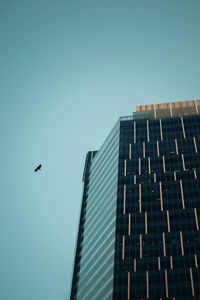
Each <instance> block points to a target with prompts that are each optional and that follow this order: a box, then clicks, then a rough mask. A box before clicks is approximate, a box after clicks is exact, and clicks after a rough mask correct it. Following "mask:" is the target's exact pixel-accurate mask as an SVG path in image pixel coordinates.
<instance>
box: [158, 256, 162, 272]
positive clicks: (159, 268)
mask: <svg viewBox="0 0 200 300" xmlns="http://www.w3.org/2000/svg"><path fill="white" fill-rule="evenodd" d="M158 270H159V271H160V270H161V267H160V257H158Z"/></svg>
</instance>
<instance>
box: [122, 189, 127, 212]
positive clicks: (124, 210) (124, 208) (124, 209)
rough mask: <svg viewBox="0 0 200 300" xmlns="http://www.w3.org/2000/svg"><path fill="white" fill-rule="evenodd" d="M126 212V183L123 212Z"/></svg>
mask: <svg viewBox="0 0 200 300" xmlns="http://www.w3.org/2000/svg"><path fill="white" fill-rule="evenodd" d="M125 213H126V185H125V184H124V207H123V214H125Z"/></svg>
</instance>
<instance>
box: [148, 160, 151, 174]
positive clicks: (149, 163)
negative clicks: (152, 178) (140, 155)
mask: <svg viewBox="0 0 200 300" xmlns="http://www.w3.org/2000/svg"><path fill="white" fill-rule="evenodd" d="M148 168H149V174H151V161H150V157H148Z"/></svg>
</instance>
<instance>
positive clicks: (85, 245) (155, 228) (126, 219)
mask: <svg viewBox="0 0 200 300" xmlns="http://www.w3.org/2000/svg"><path fill="white" fill-rule="evenodd" d="M199 113H200V100H194V101H193V100H192V101H183V102H171V103H163V104H155V105H145V106H137V109H136V112H135V113H133V115H131V116H127V117H121V118H120V119H119V120H118V121H117V123H116V124H115V126H114V128H113V130H112V131H111V133H110V134H109V136H108V137H107V139H106V140H105V142H104V144H103V145H102V147H101V148H100V149H99V151H98V152H97V151H91V152H88V154H87V156H86V162H85V168H84V173H83V181H84V190H83V198H82V207H81V215H80V224H79V232H78V239H77V249H76V256H75V263H74V273H73V280H72V288H71V300H75V299H78V300H84V299H85V300H90V299H98V300H101V299H113V300H123V299H126V300H132V299H138V300H139V299H156V300H157V299H158V300H160V299H172V300H178V299H179V300H182V299H183V300H184V299H200V272H199V265H200V231H199V226H200V224H199V218H200V155H199V153H200V114H199Z"/></svg>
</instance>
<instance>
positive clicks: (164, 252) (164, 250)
mask: <svg viewBox="0 0 200 300" xmlns="http://www.w3.org/2000/svg"><path fill="white" fill-rule="evenodd" d="M163 255H164V256H166V247H165V233H164V232H163Z"/></svg>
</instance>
